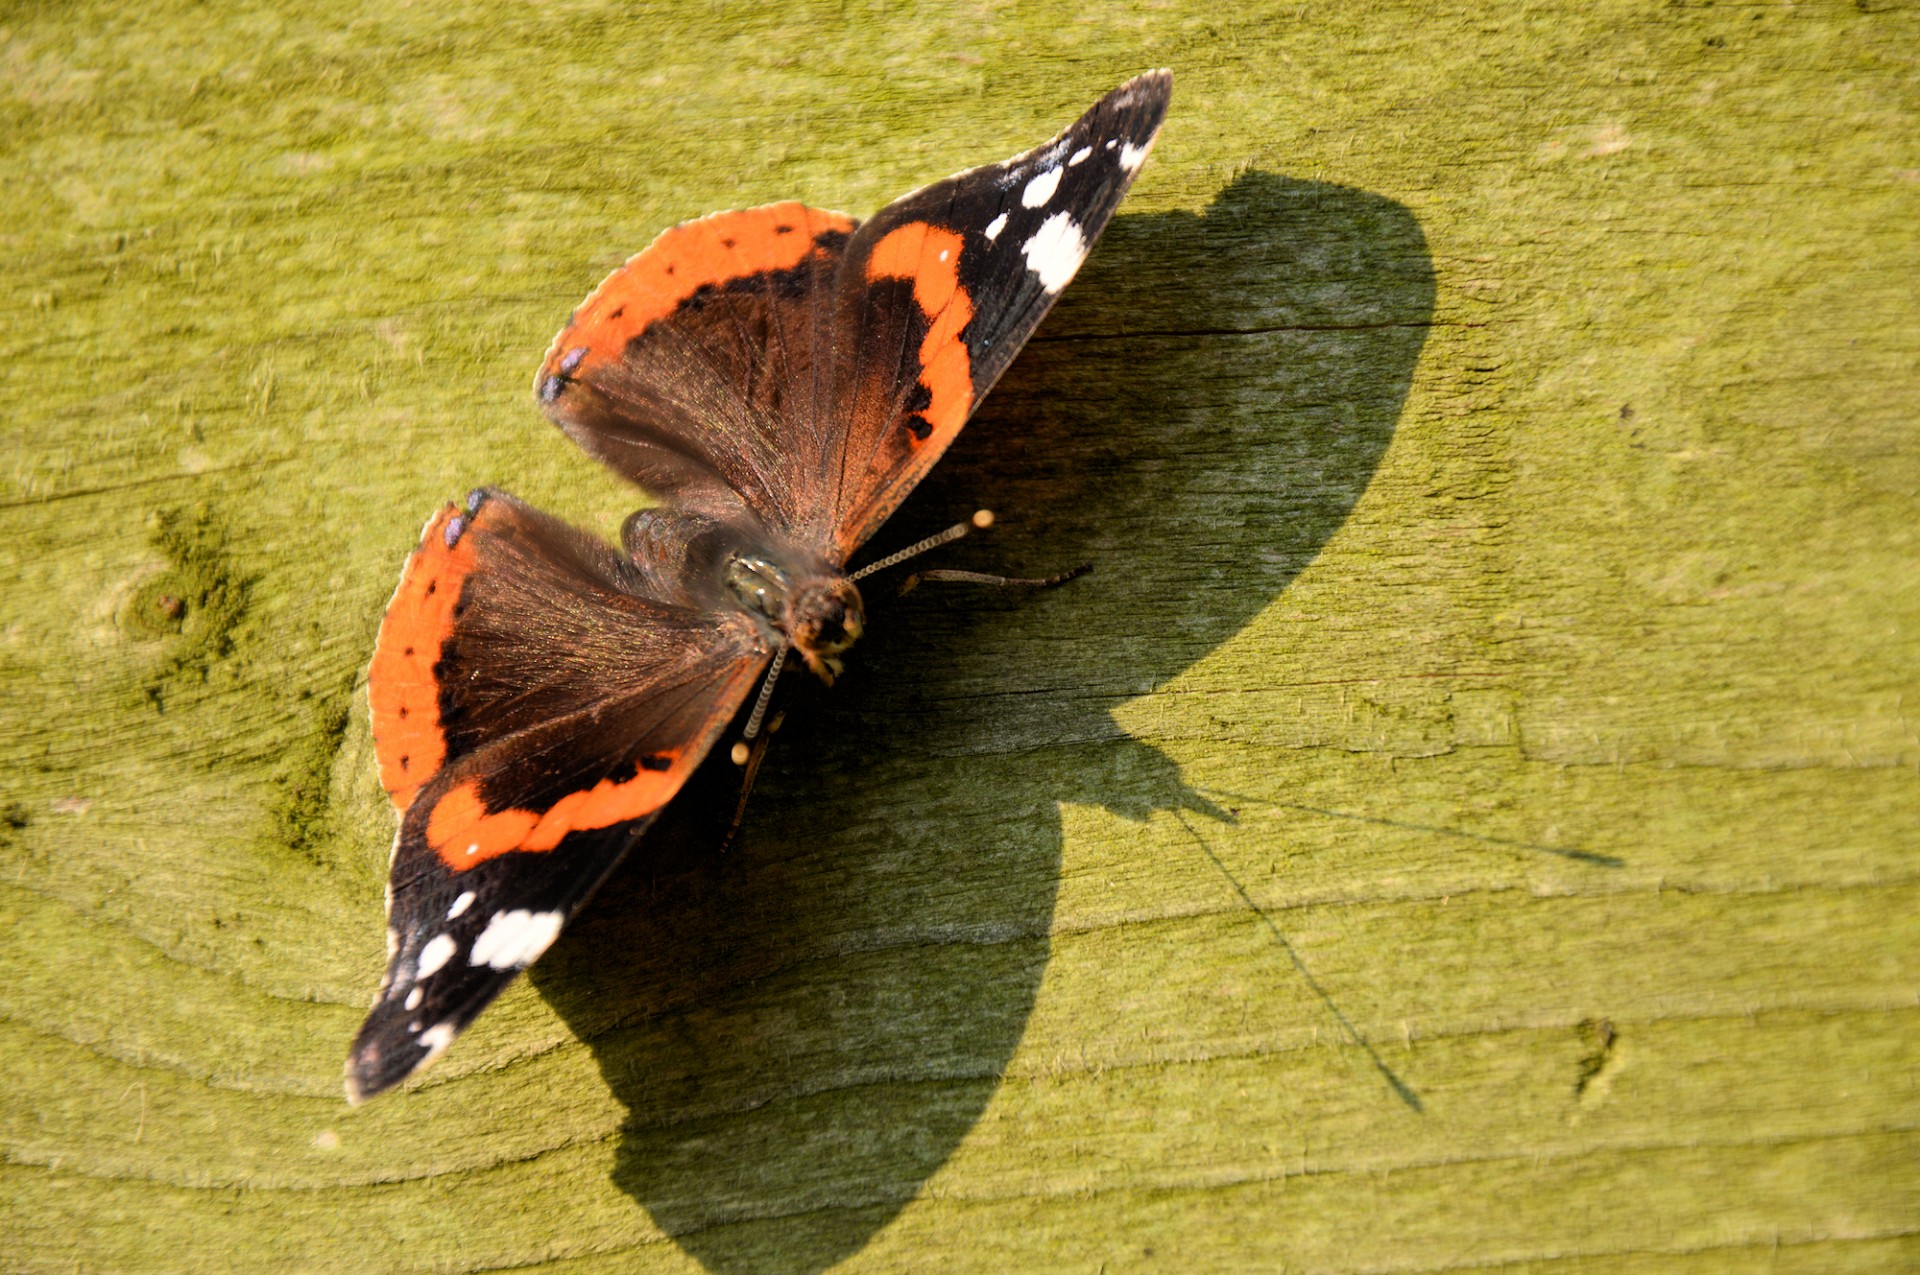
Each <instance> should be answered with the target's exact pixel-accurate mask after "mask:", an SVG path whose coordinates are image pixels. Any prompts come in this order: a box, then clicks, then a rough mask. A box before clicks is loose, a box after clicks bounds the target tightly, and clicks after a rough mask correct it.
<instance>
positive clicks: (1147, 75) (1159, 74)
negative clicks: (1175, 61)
mask: <svg viewBox="0 0 1920 1275" xmlns="http://www.w3.org/2000/svg"><path fill="white" fill-rule="evenodd" d="M1172 98H1173V71H1172V70H1171V69H1169V68H1167V67H1164V66H1162V67H1156V68H1155V69H1153V70H1151V71H1142V72H1141V73H1140V74H1138V75H1136V76H1134V77H1133V78H1132V79H1130V80H1128V81H1127V82H1126V83H1124V84H1122V85H1121V86H1120V87H1119V88H1116V89H1115V90H1113V92H1111V93H1109V94H1107V95H1106V97H1105V98H1103V99H1101V105H1103V106H1108V105H1110V106H1114V107H1117V108H1121V109H1125V108H1127V107H1131V106H1147V107H1149V108H1152V109H1155V110H1160V111H1164V110H1165V109H1166V107H1167V103H1168V102H1169V101H1171V100H1172Z"/></svg>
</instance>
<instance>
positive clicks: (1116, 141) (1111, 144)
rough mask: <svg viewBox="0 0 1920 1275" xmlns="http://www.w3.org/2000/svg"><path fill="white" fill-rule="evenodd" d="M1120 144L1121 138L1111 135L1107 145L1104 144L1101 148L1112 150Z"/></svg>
mask: <svg viewBox="0 0 1920 1275" xmlns="http://www.w3.org/2000/svg"><path fill="white" fill-rule="evenodd" d="M1119 144H1120V139H1119V138H1117V137H1109V138H1108V139H1107V144H1106V145H1105V146H1102V147H1101V148H1100V149H1101V150H1106V151H1110V150H1112V149H1113V148H1114V147H1116V146H1118V145H1119Z"/></svg>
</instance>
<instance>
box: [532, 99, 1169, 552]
mask: <svg viewBox="0 0 1920 1275" xmlns="http://www.w3.org/2000/svg"><path fill="white" fill-rule="evenodd" d="M1172 84H1173V81H1172V76H1171V75H1170V74H1169V73H1167V72H1165V71H1154V72H1150V73H1148V74H1146V75H1142V76H1138V77H1136V78H1134V79H1132V80H1129V81H1128V82H1127V83H1125V84H1123V85H1121V86H1120V87H1119V88H1117V89H1115V90H1114V91H1113V92H1111V93H1109V94H1107V95H1106V96H1105V97H1104V98H1102V99H1101V100H1100V101H1099V102H1097V103H1095V104H1094V106H1093V108H1092V109H1091V110H1089V111H1088V112H1087V113H1086V114H1085V115H1083V116H1082V117H1081V118H1080V119H1079V120H1077V121H1076V122H1075V123H1074V124H1072V125H1071V126H1070V127H1068V128H1067V129H1066V130H1065V131H1064V132H1062V133H1061V134H1060V135H1059V136H1058V137H1055V138H1054V139H1053V140H1052V141H1050V142H1048V143H1046V144H1045V145H1043V146H1039V147H1036V148H1035V149H1033V150H1031V151H1027V152H1025V153H1024V154H1021V155H1016V156H1015V157H1013V158H1012V159H1010V160H1007V161H1006V162H1004V163H1000V164H992V165H988V166H986V167H984V168H976V169H972V170H970V171H968V172H964V173H960V174H958V175H957V176H954V177H950V178H948V179H947V180H945V181H942V182H936V183H934V184H933V185H931V186H927V187H925V188H923V189H921V190H918V191H915V192H914V193H912V194H910V195H907V196H906V197H904V198H902V199H899V200H896V201H895V202H894V203H892V204H890V205H888V206H887V207H886V208H884V209H882V210H881V212H880V213H879V214H878V215H877V216H875V217H874V218H873V220H871V221H869V222H867V223H866V224H864V225H858V224H857V223H855V222H854V220H853V219H852V218H849V217H846V216H843V215H842V214H839V213H832V212H826V211H823V210H821V209H817V208H808V207H805V206H803V205H801V204H796V203H786V204H769V205H767V206H765V207H761V208H750V209H747V210H745V211H742V212H728V213H716V214H714V215H713V216H711V217H703V218H701V219H700V220H698V221H691V222H686V223H683V224H682V225H679V226H675V227H674V228H673V229H671V230H668V231H666V232H665V233H663V234H662V235H661V236H660V237H659V238H658V239H656V240H655V241H654V242H653V243H652V244H651V245H649V246H648V247H647V248H646V250H645V251H643V252H641V253H639V254H638V255H637V256H635V257H633V258H632V259H631V260H630V261H628V262H627V264H626V265H624V266H622V267H621V268H620V269H619V270H616V271H615V272H614V273H613V274H611V275H609V276H608V277H607V279H606V280H605V281H604V282H603V283H602V284H601V285H600V287H599V288H598V289H596V290H595V291H594V293H593V294H592V295H591V296H589V297H588V298H587V300H586V301H585V302H584V303H582V305H581V306H580V308H579V309H578V310H576V311H575V312H574V314H573V317H572V319H571V321H570V322H569V323H568V324H567V326H566V327H565V328H564V329H562V331H561V332H560V335H559V336H558V337H556V338H555V339H554V343H553V346H552V348H550V349H549V350H548V352H547V357H546V359H545V361H544V362H543V363H542V364H541V368H540V373H539V376H538V377H537V379H536V381H535V394H536V396H537V397H538V398H539V400H540V402H541V405H542V407H543V408H544V410H545V411H546V413H547V415H548V416H550V417H551V418H552V419H553V420H554V421H555V422H556V423H557V424H559V425H560V427H561V428H562V429H564V430H566V431H567V433H568V434H569V435H570V436H571V437H572V438H573V439H574V440H575V441H576V442H578V443H579V444H580V445H581V446H582V447H584V448H585V449H586V450H587V451H588V452H590V453H592V454H593V455H594V456H597V457H599V458H600V459H601V460H603V461H605V462H606V463H607V464H608V465H610V466H612V467H613V468H614V469H615V470H617V471H618V472H619V473H621V474H623V475H624V476H626V477H627V478H629V479H632V480H633V481H635V482H637V483H639V484H640V485H641V486H643V487H646V488H648V489H649V490H651V491H653V492H654V493H655V494H657V495H660V496H663V497H666V498H668V499H669V500H671V501H673V502H674V503H675V504H676V505H678V506H680V507H682V508H685V509H691V510H700V511H705V512H708V513H713V514H715V515H717V516H722V517H737V516H739V511H740V510H741V509H742V508H744V509H746V510H749V511H751V512H752V513H753V515H754V516H755V517H757V518H758V520H759V521H760V523H761V524H762V525H763V526H765V527H766V528H768V529H769V530H771V531H773V532H775V533H777V534H779V535H782V536H784V537H786V538H788V539H791V540H793V541H795V542H797V543H799V544H801V545H805V546H807V547H808V548H811V549H813V550H816V551H818V552H819V553H821V554H822V555H823V556H825V557H827V558H829V559H830V560H831V561H833V562H835V563H836V564H840V565H844V564H845V562H846V560H847V558H848V557H850V556H851V555H852V553H853V552H854V550H855V549H857V548H858V547H859V546H860V545H861V544H862V543H864V542H865V541H866V539H867V538H868V537H869V536H871V535H872V534H873V533H874V531H875V530H876V529H878V527H879V526H880V524H881V523H882V522H884V521H885V520H886V518H887V516H888V515H889V514H891V513H892V512H893V510H894V509H895V508H896V507H897V506H898V505H899V503H900V501H901V500H903V499H904V498H905V497H906V494H907V493H908V492H909V491H911V490H912V489H913V488H914V486H915V485H916V484H917V483H918V482H919V481H920V480H921V479H922V478H923V477H925V476H926V473H927V471H928V469H930V468H931V467H932V466H933V463H934V462H935V461H936V460H938V459H939V458H940V455H941V454H942V453H943V452H944V451H945V450H946V449H947V446H948V444H950V443H951V442H952V441H953V439H954V437H955V436H956V435H958V434H959V432H960V427H961V426H962V425H964V424H965V423H966V421H967V418H968V417H969V416H971V415H972V413H973V411H974V409H975V408H976V407H978V406H979V404H980V400H981V399H982V398H984V397H985V396H986V393H987V391H988V390H989V389H991V388H992V387H993V384H994V382H995V381H997V380H998V379H999V377H1000V374H1001V373H1002V372H1004V371H1006V369H1007V365H1008V364H1009V363H1011V362H1012V361H1013V358H1014V356H1015V355H1016V354H1018V353H1019V351H1020V347H1021V346H1022V345H1024V344H1025V343H1026V339H1027V337H1028V336H1029V335H1031V334H1032V332H1033V329H1034V327H1035V326H1036V325H1038V324H1039V322H1040V320H1041V319H1042V318H1043V317H1044V316H1045V315H1046V312H1047V310H1048V309H1049V308H1051V307H1052V305H1053V302H1054V300H1055V299H1056V298H1057V297H1058V296H1059V294H1060V290H1061V289H1062V288H1064V287H1065V286H1066V285H1067V282H1068V281H1069V280H1070V279H1072V277H1073V275H1074V273H1075V271H1077V270H1078V269H1079V267H1080V263H1081V262H1082V261H1083V260H1085V258H1086V254H1087V251H1088V249H1089V248H1090V247H1091V246H1092V244H1093V241H1094V240H1095V239H1096V238H1097V237H1098V236H1099V234H1100V232H1101V230H1102V229H1104V228H1105V226H1106V224H1107V221H1108V219H1109V218H1111V217H1112V215H1113V211H1114V209H1115V208H1117V207H1118V206H1119V204H1120V201H1121V199H1122V198H1124V197H1125V195H1126V192H1127V188H1128V187H1129V186H1130V185H1131V184H1132V182H1133V177H1134V174H1135V173H1137V172H1138V171H1139V169H1140V165H1141V163H1142V162H1143V161H1144V160H1145V159H1146V155H1147V151H1148V150H1149V149H1150V148H1151V147H1152V145H1153V141H1154V138H1155V136H1156V135H1157V134H1158V132H1159V129H1160V122H1161V120H1162V119H1163V118H1164V117H1165V115H1166V109H1167V102H1168V98H1169V96H1170V94H1171V92H1172Z"/></svg>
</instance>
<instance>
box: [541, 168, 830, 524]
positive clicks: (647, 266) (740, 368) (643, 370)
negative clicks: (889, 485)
mask: <svg viewBox="0 0 1920 1275" xmlns="http://www.w3.org/2000/svg"><path fill="white" fill-rule="evenodd" d="M854 225H855V223H854V221H853V219H852V218H850V217H846V216H843V215H841V214H839V213H833V212H827V211H824V210H822V209H818V208H808V207H806V206H804V205H802V204H797V203H783V204H768V205H766V206H764V207H760V208H749V209H745V210H743V211H739V212H725V213H715V214H713V215H712V216H710V217H703V218H701V219H699V220H698V221H690V222H685V223H682V224H681V225H678V226H675V227H673V228H672V229H671V230H668V231H666V232H664V233H663V234H661V235H660V237H659V238H657V239H655V240H654V241H653V243H652V244H650V245H649V246H648V247H647V248H646V249H645V250H644V251H642V252H641V253H639V254H638V255H637V256H635V257H633V258H632V259H631V260H630V261H628V262H627V263H626V264H625V265H624V266H622V267H620V269H618V270H616V271H614V272H613V273H612V274H611V275H609V276H608V277H607V279H606V280H605V281H604V282H603V283H601V285H600V286H599V287H598V288H597V289H595V290H594V292H593V294H592V295H591V296H589V297H588V298H587V300H586V301H585V302H583V303H582V304H581V306H580V308H579V309H578V310H576V311H574V314H573V317H572V319H571V320H570V321H569V322H568V324H567V326H566V327H565V328H563V329H562V330H561V332H560V334H559V335H558V336H557V337H555V338H554V342H553V346H552V348H550V349H549V350H548V351H547V357H546V359H545V360H544V361H543V362H542V364H541V367H540V374H539V376H538V378H537V379H536V381H535V386H534V390H535V394H536V396H537V397H538V398H539V400H540V403H541V405H542V407H543V408H544V409H545V411H546V413H547V415H548V416H550V417H551V418H552V419H553V420H554V421H555V423H557V424H558V425H559V426H560V427H561V428H562V429H564V430H565V431H566V432H567V433H568V435H570V436H571V437H572V438H573V439H574V441H575V442H577V443H579V444H580V445H581V446H582V447H584V448H585V449H586V450H587V451H588V452H590V453H592V454H593V455H594V456H597V457H598V458H600V459H601V460H602V461H604V462H606V463H607V464H608V465H610V466H612V467H613V469H615V470H616V471H617V472H619V473H620V474H622V475H624V476H625V477H627V478H629V479H630V480H632V481H634V482H636V483H639V484H640V485H641V486H643V487H645V488H647V489H648V490H650V491H652V492H653V493H655V494H656V495H659V496H662V497H666V498H669V499H671V500H673V501H674V503H676V504H678V505H680V506H681V507H683V508H687V509H698V510H701V511H703V512H708V513H716V514H720V515H722V516H726V515H727V514H728V513H729V512H730V511H731V510H732V508H733V507H734V505H735V504H736V502H744V504H745V505H746V506H747V507H748V508H750V509H752V510H753V511H754V513H755V514H756V515H757V516H758V517H759V518H760V519H761V520H762V521H763V522H764V523H766V524H767V525H768V526H770V527H773V528H775V529H777V530H780V531H783V532H789V531H791V530H793V528H794V527H795V526H797V525H798V524H799V523H800V522H801V521H802V520H803V518H804V512H803V511H809V510H811V509H812V508H814V507H816V506H817V505H818V503H819V502H820V500H821V499H822V495H823V493H822V492H821V490H820V483H821V481H822V478H821V468H820V465H819V457H820V456H821V454H822V453H823V451H825V450H826V449H827V448H828V446H829V438H828V431H829V430H830V427H831V422H830V419H829V417H828V415H827V413H826V410H825V409H826V405H827V400H828V386H827V384H826V381H825V376H826V372H827V366H826V362H825V359H824V352H825V348H826V344H827V342H828V340H829V336H830V334H829V332H828V330H827V322H828V319H829V318H830V316H831V313H832V304H831V296H830V291H831V287H832V284H833V279H834V272H835V268H836V267H837V266H838V264H839V261H840V257H841V254H842V252H843V251H844V249H845V246H846V243H847V239H848V236H849V234H850V233H851V232H852V231H853V229H854Z"/></svg>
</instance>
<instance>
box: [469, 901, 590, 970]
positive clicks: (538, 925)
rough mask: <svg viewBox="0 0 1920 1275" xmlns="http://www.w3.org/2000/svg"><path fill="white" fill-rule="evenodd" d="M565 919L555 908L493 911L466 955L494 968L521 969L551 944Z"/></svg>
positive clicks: (479, 963)
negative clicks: (540, 910) (549, 910)
mask: <svg viewBox="0 0 1920 1275" xmlns="http://www.w3.org/2000/svg"><path fill="white" fill-rule="evenodd" d="M565 920H566V918H565V917H563V916H561V915H560V914H559V913H558V912H529V911H527V910H526V909H525V908H516V909H515V910H514V911H512V912H495V913H494V914H493V919H492V920H491V921H488V922H487V928H486V929H485V930H484V931H482V932H481V934H480V937H479V938H477V939H475V940H474V941H473V954H472V955H471V956H470V957H469V958H468V959H469V960H471V961H472V962H473V963H474V964H475V965H491V966H492V967H493V968H494V969H497V970H504V969H524V968H526V967H527V966H529V965H531V964H533V962H534V961H535V960H536V959H537V958H538V957H539V955H540V953H542V952H544V951H546V950H547V949H548V948H549V947H551V946H553V941H554V940H555V939H556V938H558V937H560V926H561V924H562V923H564V922H565Z"/></svg>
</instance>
